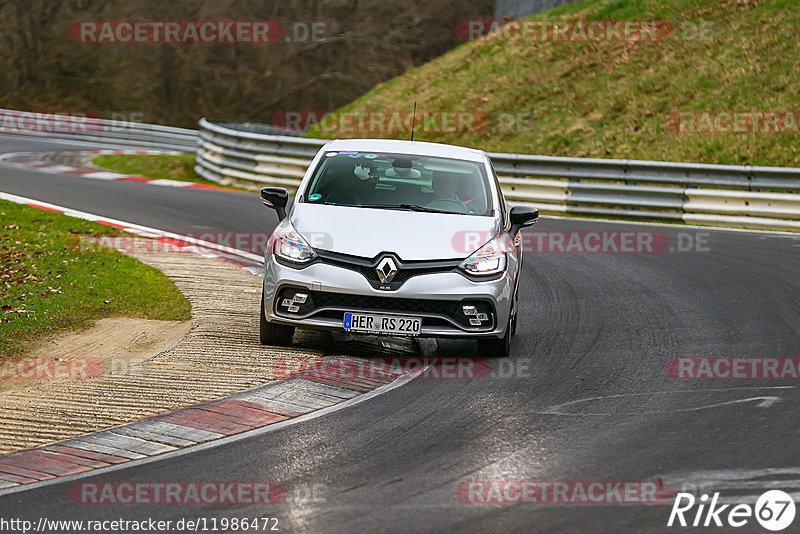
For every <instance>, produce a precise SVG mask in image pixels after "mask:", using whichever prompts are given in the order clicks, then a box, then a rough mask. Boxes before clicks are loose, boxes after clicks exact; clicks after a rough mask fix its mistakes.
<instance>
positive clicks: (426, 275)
mask: <svg viewBox="0 0 800 534" xmlns="http://www.w3.org/2000/svg"><path fill="white" fill-rule="evenodd" d="M288 199H289V194H288V192H287V191H286V189H282V188H278V187H266V188H264V189H263V190H262V191H261V200H262V202H263V203H264V204H265V205H267V206H269V207H271V208H274V209H275V210H276V211H277V213H278V218H279V219H280V222H279V224H278V226H277V227H276V228H275V231H274V232H273V233H272V235H271V237H270V239H269V240H268V242H267V248H266V253H265V266H266V267H265V270H264V290H263V296H262V299H261V343H263V344H265V345H288V344H290V343H291V342H292V337H293V335H294V329H295V327H296V326H302V327H309V328H326V329H336V330H340V331H346V332H351V333H353V334H369V335H375V334H384V335H391V336H422V337H448V338H473V339H477V341H478V344H479V347H478V348H479V352H480V354H481V355H483V356H508V355H509V352H510V346H511V336H513V335H514V331H515V329H516V316H517V308H518V307H517V298H518V294H519V273H520V271H521V267H522V254H521V252H520V247H519V239H517V236H518V233H519V231H520V229H522V228H523V227H525V226H530V225H532V224H534V223H535V222H536V220H537V218H538V216H539V211H538V210H537V209H536V208H531V207H525V206H516V207H514V208H512V209H510V210H509V209H508V207H507V205H506V202H505V199H504V198H503V193H502V191H501V190H500V186H499V183H498V180H497V176H496V175H495V173H494V170H493V168H492V164H491V161H490V159H489V157H488V156H487V155H486V153H485V152H483V151H480V150H473V149H469V148H462V147H456V146H450V145H442V144H435V143H424V142H419V141H395V140H374V139H363V140H337V141H331V142H330V143H327V144H326V145H325V146H323V147H322V148H321V149H320V151H319V153H317V155H316V156H315V158H314V160H313V161H312V163H311V165H310V166H309V168H308V171H307V172H306V174H305V176H304V177H303V180H302V182H301V183H300V186H299V188H298V190H297V193H296V195H295V198H294V202H293V203H292V204H291V207H289V208H288V211H287V203H288Z"/></svg>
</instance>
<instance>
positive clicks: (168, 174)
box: [92, 153, 253, 192]
mask: <svg viewBox="0 0 800 534" xmlns="http://www.w3.org/2000/svg"><path fill="white" fill-rule="evenodd" d="M196 157H197V156H196V154H193V153H190V154H180V155H177V156H173V155H168V154H153V155H144V154H104V155H102V156H97V157H96V158H94V159H93V160H92V163H94V164H95V165H97V166H98V167H103V168H104V169H108V170H111V171H115V172H121V173H124V174H135V175H137V176H146V177H147V178H153V179H156V180H178V181H181V182H194V183H196V184H203V185H212V186H214V187H225V188H227V189H235V190H237V191H247V192H252V191H253V189H244V188H241V187H235V186H230V185H222V184H218V183H217V182H212V181H211V180H206V179H205V178H203V177H202V176H200V175H199V174H197V173H196V172H195V170H194V166H195V158H196Z"/></svg>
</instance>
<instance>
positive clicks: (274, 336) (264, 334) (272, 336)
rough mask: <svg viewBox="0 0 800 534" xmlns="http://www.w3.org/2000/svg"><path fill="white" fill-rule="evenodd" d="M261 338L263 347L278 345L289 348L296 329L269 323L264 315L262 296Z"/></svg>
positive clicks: (262, 299) (262, 298)
mask: <svg viewBox="0 0 800 534" xmlns="http://www.w3.org/2000/svg"><path fill="white" fill-rule="evenodd" d="M259 330H260V334H261V335H260V338H261V344H262V345H277V346H279V347H288V346H289V345H291V344H292V337H294V327H293V326H287V325H283V324H275V323H270V322H269V321H267V317H266V315H265V314H264V295H263V294H262V295H261V323H260V328H259Z"/></svg>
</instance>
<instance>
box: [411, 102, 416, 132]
mask: <svg viewBox="0 0 800 534" xmlns="http://www.w3.org/2000/svg"><path fill="white" fill-rule="evenodd" d="M416 124H417V103H416V101H415V102H414V115H413V116H412V117H411V140H412V141H413V140H414V126H416Z"/></svg>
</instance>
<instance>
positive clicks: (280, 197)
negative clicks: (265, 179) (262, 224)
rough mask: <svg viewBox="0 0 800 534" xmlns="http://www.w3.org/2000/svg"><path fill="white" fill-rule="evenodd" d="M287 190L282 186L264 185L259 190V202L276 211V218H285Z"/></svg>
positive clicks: (287, 198)
mask: <svg viewBox="0 0 800 534" xmlns="http://www.w3.org/2000/svg"><path fill="white" fill-rule="evenodd" d="M288 201H289V192H288V191H287V190H286V189H284V188H283V187H265V188H264V189H262V190H261V203H262V204H264V205H265V206H267V207H268V208H272V209H274V210H275V211H276V212H277V213H278V220H280V221H282V220H283V219H284V218H286V203H287V202H288Z"/></svg>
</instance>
